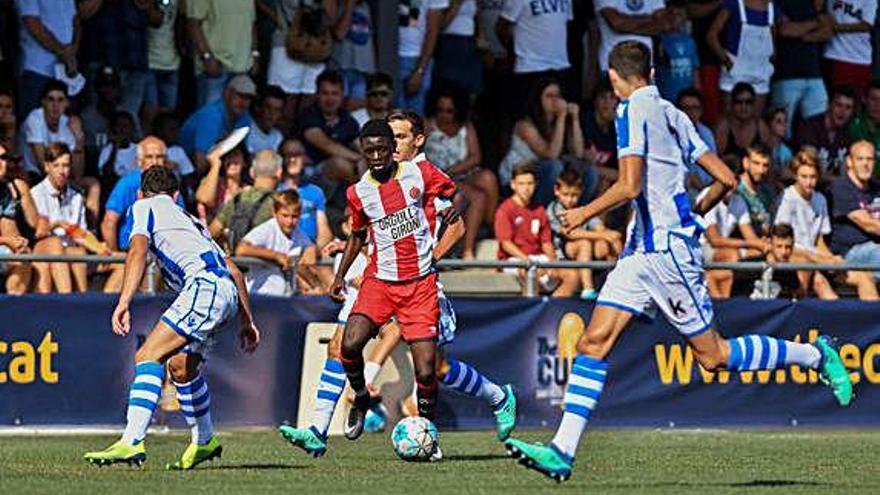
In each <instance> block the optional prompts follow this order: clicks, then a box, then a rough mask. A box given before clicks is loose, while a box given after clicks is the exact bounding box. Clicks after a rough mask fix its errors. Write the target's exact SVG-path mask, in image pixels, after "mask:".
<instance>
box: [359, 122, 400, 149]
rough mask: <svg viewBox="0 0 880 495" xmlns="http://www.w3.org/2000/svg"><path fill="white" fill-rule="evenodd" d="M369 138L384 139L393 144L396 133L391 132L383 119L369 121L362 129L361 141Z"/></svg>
mask: <svg viewBox="0 0 880 495" xmlns="http://www.w3.org/2000/svg"><path fill="white" fill-rule="evenodd" d="M368 137H383V138H386V139H388V140H389V141H391V143H392V144H393V143H394V131H392V130H391V126H390V125H388V122H385V121H384V120H382V119H372V120H368V121H367V123H366V124H364V126H363V127H362V128H361V139H364V138H368Z"/></svg>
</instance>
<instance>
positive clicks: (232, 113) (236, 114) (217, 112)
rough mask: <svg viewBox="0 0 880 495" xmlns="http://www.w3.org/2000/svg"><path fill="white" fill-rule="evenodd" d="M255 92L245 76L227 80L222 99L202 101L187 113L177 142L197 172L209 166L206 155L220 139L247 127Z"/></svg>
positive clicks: (252, 84) (199, 172)
mask: <svg viewBox="0 0 880 495" xmlns="http://www.w3.org/2000/svg"><path fill="white" fill-rule="evenodd" d="M256 94H257V86H256V84H254V82H253V81H252V80H251V78H250V77H248V76H246V75H238V76H235V77H233V78H232V79H230V80H229V84H227V85H226V89H225V90H224V91H223V98H222V99H220V100H217V101H214V102H211V103H207V104H205V106H203V107H202V108H199V109H198V110H197V111H196V112H195V113H194V114H192V115H190V116H189V118H188V119H186V122H184V123H183V128H182V129H181V130H180V144H181V145H182V146H183V149H184V150H186V152H187V154H189V156H191V157H192V158H193V161H194V162H195V165H196V171H197V173H198V174H199V175H202V174H204V173H205V171H206V170H207V169H208V163H207V162H206V160H205V155H207V153H208V149H210V148H211V146H214V144H215V143H216V142H217V141H219V140H220V139H221V138H223V137H224V136H226V135H227V134H229V133H230V132H232V131H233V130H234V129H236V128H238V127H241V126H246V125H247V126H250V125H252V124H253V119H252V118H251V115H250V113H248V108H250V105H251V99H253V97H254V96H255V95H256Z"/></svg>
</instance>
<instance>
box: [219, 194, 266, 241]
mask: <svg viewBox="0 0 880 495" xmlns="http://www.w3.org/2000/svg"><path fill="white" fill-rule="evenodd" d="M270 196H272V191H266V192H264V193H263V194H261V195H260V198H259V199H258V200H256V201H254V202H253V203H251V204H241V194H236V195H235V197H234V198H233V199H232V215H231V216H230V217H229V226H228V230H229V249H230V252H231V253H233V254H234V253H235V248H236V247H238V243H239V242H241V240H242V239H244V236H246V235H247V233H248V232H250V231H251V229H253V228H254V217H256V216H257V212H258V211H260V208H261V207H262V206H263V203H265V202H266V199H268V198H269V197H270Z"/></svg>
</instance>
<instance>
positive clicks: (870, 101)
mask: <svg viewBox="0 0 880 495" xmlns="http://www.w3.org/2000/svg"><path fill="white" fill-rule="evenodd" d="M849 134H850V138H852V140H853V141H859V140H865V141H868V142H869V143H872V144H873V145H874V150H875V151H877V152H878V153H880V80H878V79H875V80H873V81H871V85H870V86H868V97H867V98H866V99H865V105H864V108H862V111H861V112H859V113H857V114H856V116H855V117H854V118H853V119H852V122H851V123H850V126H849ZM874 176H875V177H880V170H875V171H874Z"/></svg>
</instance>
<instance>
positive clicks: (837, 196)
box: [828, 141, 880, 299]
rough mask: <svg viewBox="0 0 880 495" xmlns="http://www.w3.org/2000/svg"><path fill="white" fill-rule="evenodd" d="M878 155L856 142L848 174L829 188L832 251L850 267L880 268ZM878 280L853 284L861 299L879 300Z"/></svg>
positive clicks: (876, 275) (869, 146) (868, 145)
mask: <svg viewBox="0 0 880 495" xmlns="http://www.w3.org/2000/svg"><path fill="white" fill-rule="evenodd" d="M875 156H876V155H875V150H874V145H873V144H871V143H869V142H867V141H856V142H855V143H853V144H852V146H850V149H849V155H848V156H847V157H846V174H844V175H843V176H842V177H839V178H837V179H836V180H835V181H834V182H833V183H832V184H831V187H830V188H829V189H828V193H829V196H830V198H829V199H830V200H831V251H832V252H833V253H835V254H838V255H840V256H843V259H844V260H845V261H846V262H847V263H848V264H874V265H880V188H878V186H877V183H876V182H873V181H872V180H871V174H872V172H873V171H874V160H875ZM850 278H851V279H852V274H850ZM871 278H873V280H872V279H871ZM876 280H880V271H878V272H874V273H873V277H870V278H869V280H868V281H867V282H866V281H865V280H864V279H860V280H854V281H853V282H855V285H856V286H857V288H858V292H859V299H877V287H876V285H875V282H876Z"/></svg>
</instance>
